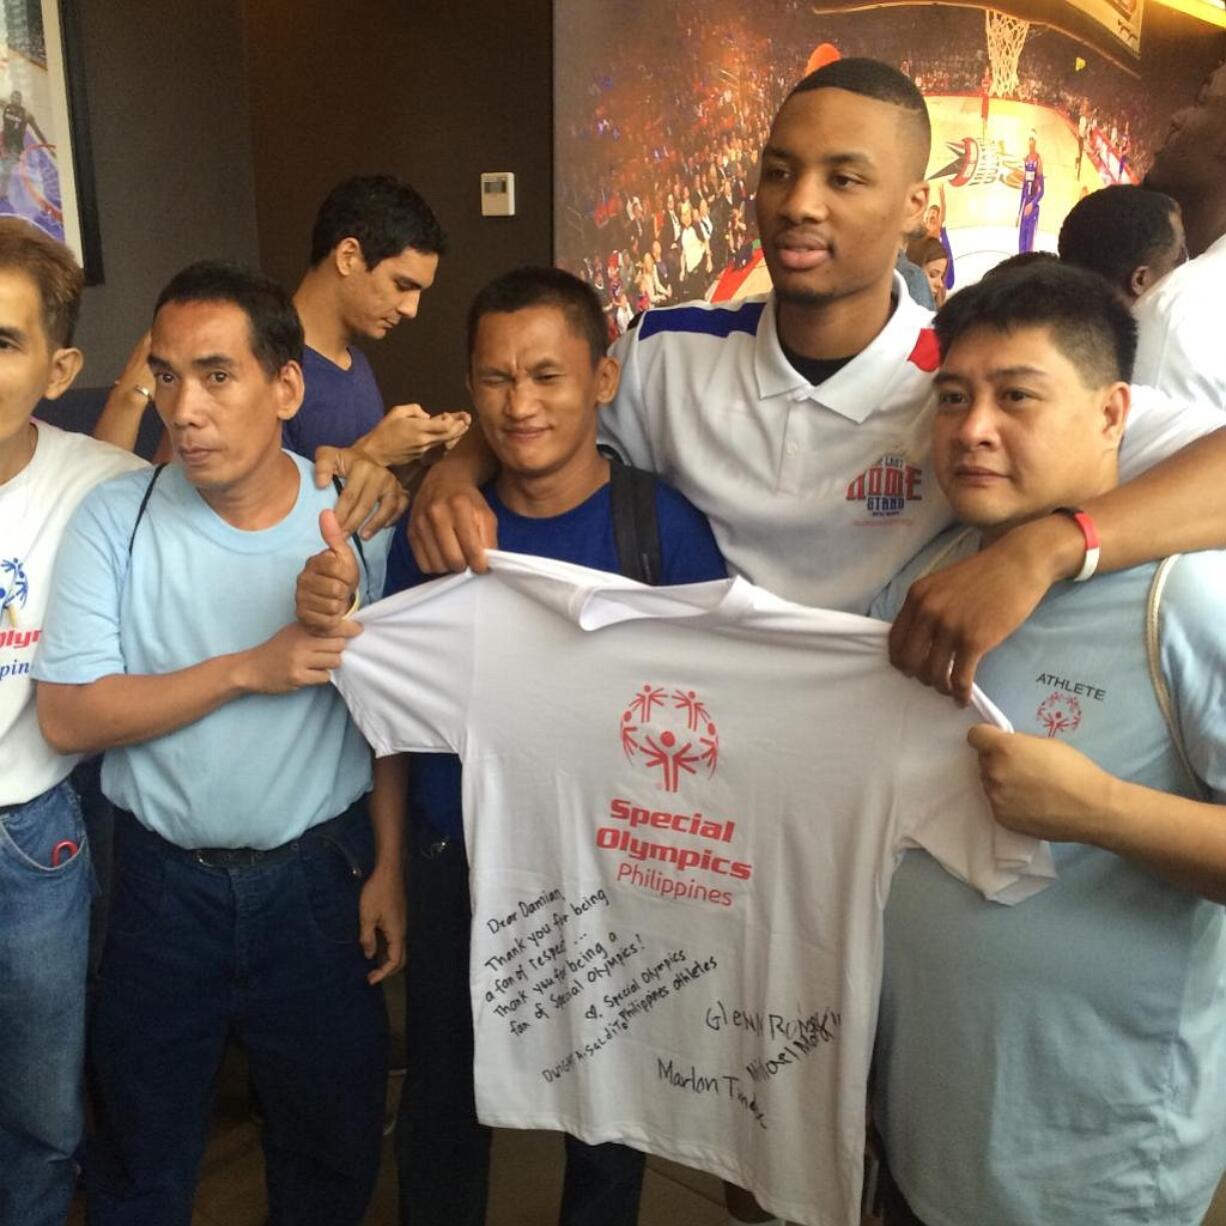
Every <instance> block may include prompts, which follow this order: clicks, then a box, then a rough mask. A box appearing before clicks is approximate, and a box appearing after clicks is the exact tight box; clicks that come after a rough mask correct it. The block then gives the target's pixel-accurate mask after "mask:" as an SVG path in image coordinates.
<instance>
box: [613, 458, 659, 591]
mask: <svg viewBox="0 0 1226 1226" xmlns="http://www.w3.org/2000/svg"><path fill="white" fill-rule="evenodd" d="M609 500H610V503H611V504H612V511H613V540H614V543H615V544H616V546H617V564H618V567H619V569H620V570H621V573H622V574H623V575H625V576H626V578H627V579H637V580H638V581H639V582H640V583H649V584H653V585H654V584H657V583H659V582H660V577H661V575H662V574H663V571H664V562H663V557H662V554H661V550H660V522H659V519H658V518H657V516H656V478H655V477H654V476H653V475H652V474H651V473H648V472H643V470H642V469H639V468H631V467H630V466H629V465H628V464H623V463H621V461H620V460H616V459H614V460H610V462H609Z"/></svg>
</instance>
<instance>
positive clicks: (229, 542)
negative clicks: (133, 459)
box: [34, 456, 390, 848]
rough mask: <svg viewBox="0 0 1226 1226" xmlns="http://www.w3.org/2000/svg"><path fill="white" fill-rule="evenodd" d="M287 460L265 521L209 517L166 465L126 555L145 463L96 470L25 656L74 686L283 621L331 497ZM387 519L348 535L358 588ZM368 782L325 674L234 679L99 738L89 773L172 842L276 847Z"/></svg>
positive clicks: (173, 661)
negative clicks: (117, 472)
mask: <svg viewBox="0 0 1226 1226" xmlns="http://www.w3.org/2000/svg"><path fill="white" fill-rule="evenodd" d="M293 459H294V463H295V465H296V466H297V468H298V482H299V487H298V498H297V500H296V502H295V503H294V507H293V509H292V510H291V511H290V513H289V514H288V515H287V516H286V517H285V518H284V519H283V520H282V521H281V522H280V523H278V524H276V525H274V526H273V527H271V528H266V529H263V530H261V531H258V532H244V531H242V530H240V529H238V528H235V527H232V526H231V525H230V524H228V523H226V522H225V520H223V519H221V517H220V516H218V515H217V514H216V513H215V512H214V511H213V510H212V509H211V508H210V507H209V505H208V504H207V503H206V502H205V501H204V499H203V498H201V496H200V495H199V494H198V493H197V492H196V490H195V489H194V488H193V487H192V486H191V485H190V484H189V482H188V481H187V479H186V478H185V477H184V475H183V471H182V469H181V468H179V467H178V465H173V464H172V465H171V466H169V467H168V468H166V469H165V470H163V472H162V474H161V476H160V477H159V479H158V482H157V484H156V486H155V487H154V490H153V495H152V497H151V498H150V500H149V505H148V506H147V507H146V509H145V514H144V516H143V518H142V519H141V521H140V527H139V530H138V531H137V533H136V539H135V542H134V544H133V547H132V553H131V558H130V559H129V554H128V541H129V539H130V538H131V536H132V529H133V525H134V524H135V523H136V517H137V510H138V508H139V506H140V502H141V498H142V497H143V496H144V494H145V491H146V489H147V488H148V486H149V480H150V475H151V474H150V473H149V471H148V470H146V471H144V472H137V473H130V474H128V475H126V476H123V477H117V478H116V479H115V480H113V481H107V482H105V483H103V484H102V485H100V486H98V487H97V488H96V489H94V490H93V491H92V492H91V493H90V494H89V495H87V496H86V497H85V498H84V499H83V500H82V502H81V505H80V506H79V507H78V508H77V511H76V513H75V515H74V516H73V518H72V520H71V522H70V523H69V525H68V529H67V532H66V533H65V536H64V541H63V544H62V545H61V546H60V553H59V558H58V559H57V562H56V569H55V579H54V583H53V590H52V594H51V601H50V605H49V607H48V610H47V618H46V622H45V627H44V630H43V636H42V640H41V643H40V645H39V654H38V657H37V660H36V662H35V666H34V676H35V677H36V678H37V679H38V680H39V681H54V682H59V683H62V684H69V685H81V684H86V683H88V682H91V681H96V680H98V679H99V678H100V677H106V676H110V675H112V674H115V673H124V672H126V673H131V674H149V673H154V674H161V673H170V672H174V671H175V670H177V669H181V668H186V667H188V666H189V665H193V664H199V663H201V662H202V661H204V660H208V659H211V658H212V657H214V656H219V655H224V654H226V653H229V652H235V651H242V650H245V649H247V648H250V647H255V646H257V645H258V644H260V643H263V642H264V641H265V640H267V639H269V638H271V637H272V636H273V635H274V634H275V633H276V632H277V631H278V630H280V629H281V628H282V627H283V626H286V625H288V624H289V623H290V622H292V621H293V620H294V581H295V579H296V578H297V575H298V572H299V571H300V570H301V569H302V565H303V562H304V561H305V560H306V558H307V557H308V556H310V555H311V554H313V553H317V552H318V551H319V550H320V549H321V548H322V547H323V545H322V542H321V540H320V535H319V513H320V511H321V510H323V509H324V508H325V507H329V506H332V505H333V503H334V502H335V501H336V491H335V490H334V489H333V488H332V487H331V486H327V487H326V488H324V489H322V490H319V489H316V488H315V483H314V481H313V479H312V474H311V467H310V465H309V464H307V463H306V461H305V460H302V459H300V458H299V457H297V456H294V457H293ZM389 538H390V532H389V531H385V532H383V533H380V534H379V536H378V537H376V538H375V539H373V540H371V541H368V542H363V546H362V547H363V550H364V552H365V556H366V560H367V562H368V563H369V568H370V573H369V574H364V576H363V578H364V589H365V595H364V599H365V600H372V599H377V598H378V596H379V594H380V593H381V592H382V590H383V571H384V566H385V560H386V557H387V547H388V543H389ZM370 783H371V767H370V750H369V748H368V747H367V745H366V742H365V741H364V740H363V739H362V736H361V734H360V733H359V732H358V730H357V728H356V727H355V726H354V725H353V723H352V722H351V721H350V719H349V716H348V713H347V712H346V710H345V704H344V702H343V701H342V700H341V697H340V695H339V694H338V693H337V692H336V690H335V688H334V687H333V686H330V685H320V686H309V687H306V688H304V689H301V690H298V691H296V692H294V693H292V694H275V695H274V694H250V695H246V696H244V697H242V698H238V699H236V700H235V701H233V702H229V703H226V704H225V705H223V706H221V707H219V708H218V709H217V710H215V711H213V712H212V713H211V714H209V715H206V716H204V718H202V719H199V720H197V721H195V722H194V723H192V724H188V725H187V726H185V727H183V728H179V729H177V730H176V731H174V732H171V733H168V734H166V735H165V736H160V737H156V738H154V739H153V740H150V741H146V742H144V743H142V744H139V745H129V746H125V747H122V748H118V749H111V750H108V751H107V753H106V756H105V759H104V761H103V766H102V788H103V791H104V792H105V793H106V795H107V796H108V797H109V798H110V799H111V800H112V801H113V802H114V803H115V804H117V805H120V806H121V807H123V808H125V809H130V810H131V811H132V812H133V813H135V814H136V816H137V817H138V818H139V819H140V820H141V821H142V822H143V823H144V824H145V825H147V826H148V827H150V828H151V829H152V830H155V831H157V833H158V834H160V835H162V836H163V837H164V838H166V839H169V840H170V841H171V842H172V843H177V844H178V845H179V846H181V847H259V848H268V847H276V846H278V845H279V844H281V843H285V842H288V841H289V840H291V839H294V838H296V837H297V836H298V835H300V834H301V833H302V832H303V831H304V830H306V829H308V828H309V827H311V826H314V825H316V824H318V823H319V822H322V821H326V820H327V819H328V818H330V817H334V816H336V815H337V814H338V813H341V812H342V811H343V810H344V809H346V808H347V807H348V806H349V805H350V804H352V803H353V801H354V800H356V799H357V798H358V797H359V796H361V795H362V794H363V793H364V792H366V791H368V790H369V788H370Z"/></svg>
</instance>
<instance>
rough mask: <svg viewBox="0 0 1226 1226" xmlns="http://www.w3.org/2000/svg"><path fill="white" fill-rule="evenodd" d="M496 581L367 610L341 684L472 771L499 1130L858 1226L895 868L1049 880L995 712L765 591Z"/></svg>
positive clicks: (1007, 894) (537, 563)
mask: <svg viewBox="0 0 1226 1226" xmlns="http://www.w3.org/2000/svg"><path fill="white" fill-rule="evenodd" d="M489 558H490V566H491V574H490V576H488V577H477V576H473V575H472V574H463V575H456V576H452V577H449V578H446V579H442V580H439V581H437V582H434V583H431V584H427V585H425V586H422V587H419V588H416V589H413V590H411V591H407V592H403V593H400V594H399V595H397V596H394V597H392V598H390V599H388V600H384V601H381V602H380V603H378V604H376V605H374V606H373V607H371V608H369V609H366V610H363V611H362V612H361V613H360V614H359V618H360V620H361V621H362V622H363V623H364V633H363V634H362V635H361V636H360V637H358V638H357V639H355V640H353V641H352V642H351V643H350V644H349V645H348V647H347V649H346V651H345V654H344V657H343V663H342V666H341V668H340V669H339V670H337V672H336V673H335V674H334V682H335V684H336V685H337V687H338V688H339V689H340V691H341V693H342V694H343V695H344V696H345V699H346V702H347V703H348V704H349V707H350V711H351V713H352V715H353V717H354V720H355V721H356V723H357V724H358V726H359V727H360V728H361V730H362V731H363V733H364V734H365V735H366V737H367V739H368V740H369V741H370V742H371V744H372V745H373V746H374V747H375V749H376V752H378V753H380V754H387V753H394V752H398V751H440V750H449V751H452V752H457V753H459V754H460V756H461V757H462V758H463V759H464V774H463V793H464V826H465V840H466V844H467V847H468V854H469V863H470V869H471V877H470V889H471V894H472V903H473V944H472V960H471V972H472V1003H473V1020H474V1029H475V1035H476V1056H475V1070H474V1071H475V1080H476V1093H477V1106H478V1112H479V1114H480V1116H481V1118H482V1119H483V1120H484V1121H485V1122H487V1123H490V1124H496V1125H504V1126H510V1127H518V1128H557V1129H562V1130H564V1131H566V1132H570V1133H572V1134H574V1135H576V1136H578V1137H580V1138H581V1139H583V1140H585V1141H588V1142H592V1143H597V1142H604V1141H622V1142H626V1143H628V1144H630V1145H633V1146H636V1147H637V1148H640V1149H644V1150H649V1151H651V1152H653V1153H658V1154H662V1155H664V1156H666V1157H669V1158H672V1159H675V1160H677V1161H680V1162H683V1163H686V1164H688V1165H691V1166H695V1167H699V1168H702V1169H705V1170H708V1171H711V1172H713V1173H715V1174H718V1175H721V1176H723V1177H724V1178H726V1179H729V1180H732V1181H734V1182H735V1183H738V1184H740V1185H741V1186H743V1187H748V1188H750V1189H752V1190H753V1191H754V1192H755V1193H756V1194H757V1196H758V1198H759V1200H760V1201H761V1202H762V1203H763V1204H764V1205H765V1206H766V1207H767V1208H769V1209H771V1210H772V1211H773V1212H776V1213H779V1214H781V1215H783V1216H785V1217H787V1218H789V1219H791V1220H793V1221H796V1222H804V1223H812V1224H821V1226H853V1223H856V1222H858V1221H859V1203H860V1183H861V1178H862V1171H863V1143H864V1102H865V1081H866V1076H867V1072H868V1063H869V1055H870V1051H871V1048H872V1042H873V1033H874V1027H875V1023H876V1015H877V997H878V989H879V982H880V973H881V958H882V908H883V906H884V903H885V899H886V896H887V894H888V892H889V884H890V878H891V875H892V873H893V871H894V867H895V864H896V863H897V861H898V858H899V856H900V855H901V853H902V851H903V850H904V849H905V848H907V847H922V848H924V849H926V850H927V851H928V852H929V853H930V854H931V855H932V856H933V857H935V858H936V859H937V860H938V861H939V862H940V863H942V864H943V865H945V867H946V868H947V869H948V870H949V871H950V872H952V873H954V874H955V875H956V876H958V877H959V878H960V879H962V880H965V881H968V882H970V883H971V884H972V885H973V886H975V887H976V888H977V889H979V890H980V891H982V892H983V893H984V894H985V895H987V896H988V897H990V898H993V899H995V900H997V901H1001V902H1013V901H1017V900H1020V899H1021V898H1024V897H1026V896H1027V895H1028V894H1030V893H1033V892H1034V891H1036V890H1038V889H1041V888H1042V887H1043V885H1045V884H1046V883H1047V880H1048V878H1049V877H1050V876H1051V873H1052V869H1051V857H1050V849H1048V848H1047V847H1046V846H1045V845H1043V844H1040V843H1037V842H1035V841H1034V840H1032V839H1029V838H1025V837H1022V836H1019V835H1016V834H1013V833H1011V832H1009V831H1007V830H1005V829H1004V828H1002V827H1000V826H997V825H996V824H995V822H993V820H992V818H991V816H990V813H989V811H988V808H987V804H986V802H985V800H984V797H983V793H982V791H981V789H980V785H979V779H978V774H977V769H976V759H975V755H974V754H973V753H972V752H971V750H970V749H969V748H968V747H967V746H966V745H965V743H964V738H965V732H966V728H967V726H968V725H969V724H970V723H971V722H973V720H974V719H975V718H978V719H983V718H995V713H994V711H993V710H992V709H991V708H990V707H989V706H987V705H986V704H985V703H983V701H982V700H981V699H977V701H978V702H979V704H980V705H979V709H978V715H977V716H974V715H970V714H968V713H966V712H963V711H960V710H959V709H958V708H957V707H956V706H955V705H954V704H953V703H951V702H950V701H949V700H948V699H946V698H943V697H941V696H940V695H938V694H936V693H935V692H934V691H932V690H929V689H925V688H924V687H923V686H920V685H918V684H917V683H915V682H912V681H908V680H907V679H905V678H904V677H903V676H902V675H901V674H900V673H898V672H896V671H895V670H893V669H892V668H891V667H890V666H889V664H888V662H887V658H886V651H885V636H886V633H887V627H886V626H885V625H884V624H883V623H881V622H874V621H870V620H868V619H866V618H862V617H858V616H854V615H851V614H845V613H831V612H828V611H822V610H814V609H807V608H802V607H800V606H798V605H794V604H790V603H788V602H786V601H783V600H781V599H779V598H777V597H775V596H772V595H770V594H769V593H767V592H765V591H762V590H761V589H758V588H754V587H753V586H752V585H750V584H749V583H748V582H746V581H745V580H744V579H734V580H723V581H718V582H714V583H706V584H696V585H692V586H689V587H678V588H647V587H643V586H641V585H639V584H636V583H634V582H632V581H631V580H628V579H622V578H620V577H617V576H612V575H606V574H603V573H601V572H598V571H592V570H588V569H586V568H583V567H578V566H573V565H569V564H567V563H561V562H554V561H547V560H545V559H540V558H530V557H526V556H522V555H516V554H507V553H499V552H491V553H490V554H489Z"/></svg>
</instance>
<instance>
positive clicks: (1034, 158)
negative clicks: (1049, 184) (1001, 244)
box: [1017, 132, 1043, 251]
mask: <svg viewBox="0 0 1226 1226" xmlns="http://www.w3.org/2000/svg"><path fill="white" fill-rule="evenodd" d="M1042 199H1043V156H1042V154H1040V153H1039V150H1038V146H1037V138H1036V136H1035V134H1034V133H1033V132H1031V133H1030V147H1029V149H1028V151H1027V153H1026V160H1025V161H1024V162H1023V163H1022V198H1021V201H1020V203H1019V204H1018V209H1017V249H1018V251H1033V250H1034V232H1035V230H1036V229H1037V228H1038V224H1039V201H1040V200H1042Z"/></svg>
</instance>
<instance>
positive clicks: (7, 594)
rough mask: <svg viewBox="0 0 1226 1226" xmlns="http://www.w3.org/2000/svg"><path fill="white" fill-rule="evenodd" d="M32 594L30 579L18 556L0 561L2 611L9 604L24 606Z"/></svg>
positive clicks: (0, 600)
mask: <svg viewBox="0 0 1226 1226" xmlns="http://www.w3.org/2000/svg"><path fill="white" fill-rule="evenodd" d="M29 596H30V581H29V580H28V579H27V578H26V572H25V570H24V569H23V568H22V565H21V561H20V559H18V558H5V559H4V560H3V561H0V612H2V611H3V610H5V609H7V608H8V607H9V605H12V606H13V607H14V608H17V607H18V606H21V607H23V608H24V606H25V603H26V601H27V599H29Z"/></svg>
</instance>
